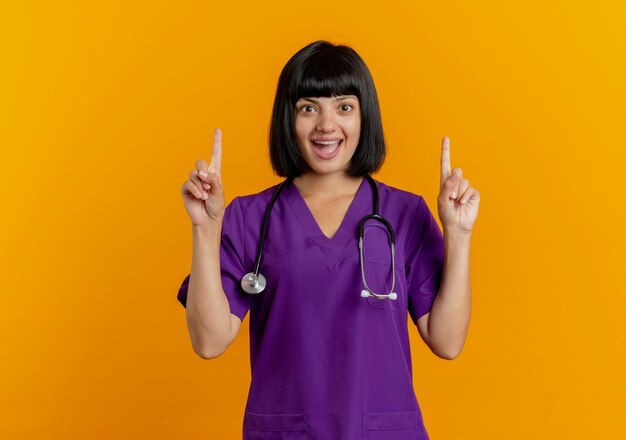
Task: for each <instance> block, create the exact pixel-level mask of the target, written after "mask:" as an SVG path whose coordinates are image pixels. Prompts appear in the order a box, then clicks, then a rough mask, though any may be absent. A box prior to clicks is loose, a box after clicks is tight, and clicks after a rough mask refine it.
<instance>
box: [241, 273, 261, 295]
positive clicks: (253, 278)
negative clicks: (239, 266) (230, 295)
mask: <svg viewBox="0 0 626 440" xmlns="http://www.w3.org/2000/svg"><path fill="white" fill-rule="evenodd" d="M266 285H267V281H266V280H265V277H264V276H263V275H261V274H258V275H255V274H254V272H250V273H247V274H246V275H245V276H244V277H243V278H242V279H241V288H242V289H243V291H244V292H246V293H249V294H251V295H254V294H257V293H261V292H263V289H265V286H266Z"/></svg>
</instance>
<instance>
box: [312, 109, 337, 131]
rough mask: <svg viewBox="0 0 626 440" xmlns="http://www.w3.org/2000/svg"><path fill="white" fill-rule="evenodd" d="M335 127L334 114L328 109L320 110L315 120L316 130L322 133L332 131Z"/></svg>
mask: <svg viewBox="0 0 626 440" xmlns="http://www.w3.org/2000/svg"><path fill="white" fill-rule="evenodd" d="M336 127H337V123H336V121H335V116H334V115H333V114H332V112H330V111H322V112H320V114H319V117H318V120H317V127H316V129H317V131H321V132H324V133H328V132H333V131H335V128H336Z"/></svg>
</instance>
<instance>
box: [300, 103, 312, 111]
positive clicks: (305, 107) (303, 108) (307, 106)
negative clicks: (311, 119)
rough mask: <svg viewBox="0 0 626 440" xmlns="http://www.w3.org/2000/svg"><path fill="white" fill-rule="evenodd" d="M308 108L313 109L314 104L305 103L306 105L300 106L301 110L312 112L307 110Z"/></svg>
mask: <svg viewBox="0 0 626 440" xmlns="http://www.w3.org/2000/svg"><path fill="white" fill-rule="evenodd" d="M307 108H310V109H312V108H313V106H312V105H309V104H305V105H303V106H302V107H300V111H301V112H304V113H311V112H310V111H307V110H306V109H307Z"/></svg>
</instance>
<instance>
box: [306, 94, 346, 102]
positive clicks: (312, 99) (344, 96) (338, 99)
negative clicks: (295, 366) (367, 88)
mask: <svg viewBox="0 0 626 440" xmlns="http://www.w3.org/2000/svg"><path fill="white" fill-rule="evenodd" d="M346 98H354V99H357V97H356V96H355V95H341V96H337V97H336V98H335V99H333V101H335V102H337V101H341V100H342V99H346ZM300 99H301V100H305V101H311V102H315V103H317V102H319V101H318V100H317V99H315V98H300Z"/></svg>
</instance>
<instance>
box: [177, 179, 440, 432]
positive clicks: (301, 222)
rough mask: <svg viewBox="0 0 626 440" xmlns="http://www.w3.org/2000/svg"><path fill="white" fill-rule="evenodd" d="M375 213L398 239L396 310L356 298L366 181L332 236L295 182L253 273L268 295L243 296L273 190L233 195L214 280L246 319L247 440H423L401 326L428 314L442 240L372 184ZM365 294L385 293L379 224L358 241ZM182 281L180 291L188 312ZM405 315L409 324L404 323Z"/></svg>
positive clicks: (411, 207) (415, 208) (421, 203)
mask: <svg viewBox="0 0 626 440" xmlns="http://www.w3.org/2000/svg"><path fill="white" fill-rule="evenodd" d="M376 183H377V185H378V188H379V192H380V202H379V204H380V208H379V212H380V214H381V215H382V216H383V217H385V218H386V219H387V220H389V222H390V223H391V225H392V226H393V229H394V232H395V239H396V269H395V270H396V285H395V289H394V290H395V291H396V293H397V295H398V298H397V300H390V299H383V300H380V299H377V298H374V297H369V298H363V297H361V290H362V289H363V287H364V286H363V281H362V279H361V269H360V264H359V250H358V239H357V237H358V224H359V221H360V220H361V218H363V217H364V216H365V215H367V214H370V213H371V212H372V209H373V208H372V206H373V194H372V188H371V187H370V185H369V183H368V182H367V180H366V179H363V182H362V183H361V185H360V186H359V189H358V191H357V193H356V195H355V197H354V199H353V201H352V203H351V205H350V207H349V209H348V212H347V213H346V216H345V218H344V219H343V222H342V223H341V226H340V227H339V229H338V230H337V232H336V233H335V235H334V236H333V237H332V238H328V237H326V236H325V235H324V234H323V233H322V231H321V229H320V228H319V226H318V224H317V223H316V221H315V219H314V217H313V214H312V213H311V211H310V210H309V208H308V206H307V205H306V202H305V201H304V199H303V198H302V196H301V195H300V193H299V191H298V189H297V188H296V187H295V185H294V184H293V182H291V183H289V184H288V185H287V186H286V187H285V188H284V190H283V191H282V192H281V194H280V195H279V196H278V199H277V200H276V203H275V205H274V207H273V209H272V213H271V215H270V219H269V224H268V229H267V236H266V240H265V246H264V251H263V260H262V261H261V267H260V272H261V273H262V274H263V275H264V276H265V277H266V279H267V287H266V288H265V290H264V291H263V292H261V293H260V294H258V295H249V294H246V293H244V292H243V290H242V289H241V286H240V281H241V278H242V277H243V276H244V275H245V274H246V273H248V272H250V271H252V270H253V268H254V263H255V258H256V251H257V245H258V242H259V237H260V234H261V225H262V221H263V215H264V213H265V210H266V208H267V205H268V203H269V200H270V198H271V196H272V194H273V193H274V191H275V190H276V189H277V187H278V185H276V186H273V187H271V188H268V189H266V190H264V191H262V192H260V193H257V194H252V195H247V196H241V197H236V198H235V199H234V200H233V201H232V202H231V203H230V204H229V205H228V206H227V207H226V211H225V214H224V221H223V225H222V242H221V251H220V263H221V276H222V284H223V287H224V292H225V293H226V297H227V298H228V301H229V304H230V310H231V313H233V314H234V315H236V316H238V317H239V318H241V319H242V320H243V319H244V317H245V316H246V314H247V312H248V310H249V311H250V326H249V327H250V364H251V369H252V371H251V373H252V374H251V376H252V381H251V384H250V390H249V394H248V400H247V403H246V408H245V414H244V418H243V419H244V420H243V438H244V439H247V440H256V439H264V440H273V439H320V440H328V439H347V440H357V439H377V440H385V439H390V440H391V439H393V440H404V439H411V440H418V439H428V438H429V437H428V433H427V432H426V429H425V427H424V423H423V419H422V414H421V411H420V407H419V404H418V402H417V398H416V396H415V392H414V389H413V379H412V367H411V351H410V346H409V333H408V325H407V324H408V322H407V316H408V315H410V316H411V319H412V321H413V323H414V324H415V323H416V321H417V319H418V318H420V317H421V316H422V315H424V314H426V313H428V312H429V311H430V309H431V307H432V303H433V301H434V299H435V296H436V294H437V291H438V290H439V285H440V283H441V275H442V270H443V235H442V233H441V230H440V229H439V226H438V224H437V222H436V221H435V218H434V217H433V215H432V213H431V211H430V210H429V208H428V206H427V205H426V202H425V200H424V199H423V197H421V196H419V195H416V194H412V193H410V192H407V191H402V190H399V189H396V188H393V187H390V186H388V185H385V184H384V183H382V182H378V181H376ZM363 247H364V261H365V276H366V280H367V283H368V286H369V287H370V289H372V290H373V291H374V292H376V293H388V292H389V288H390V287H391V253H390V247H389V239H388V235H387V232H386V230H385V228H384V226H383V225H382V224H380V223H378V222H376V221H373V220H369V221H368V222H367V223H366V226H365V238H364V245H363ZM188 283H189V276H188V277H187V278H186V279H185V280H184V282H183V284H182V286H181V287H180V290H179V292H178V299H179V300H180V301H181V303H182V304H183V305H185V304H186V296H187V288H188ZM407 312H408V314H407Z"/></svg>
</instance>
